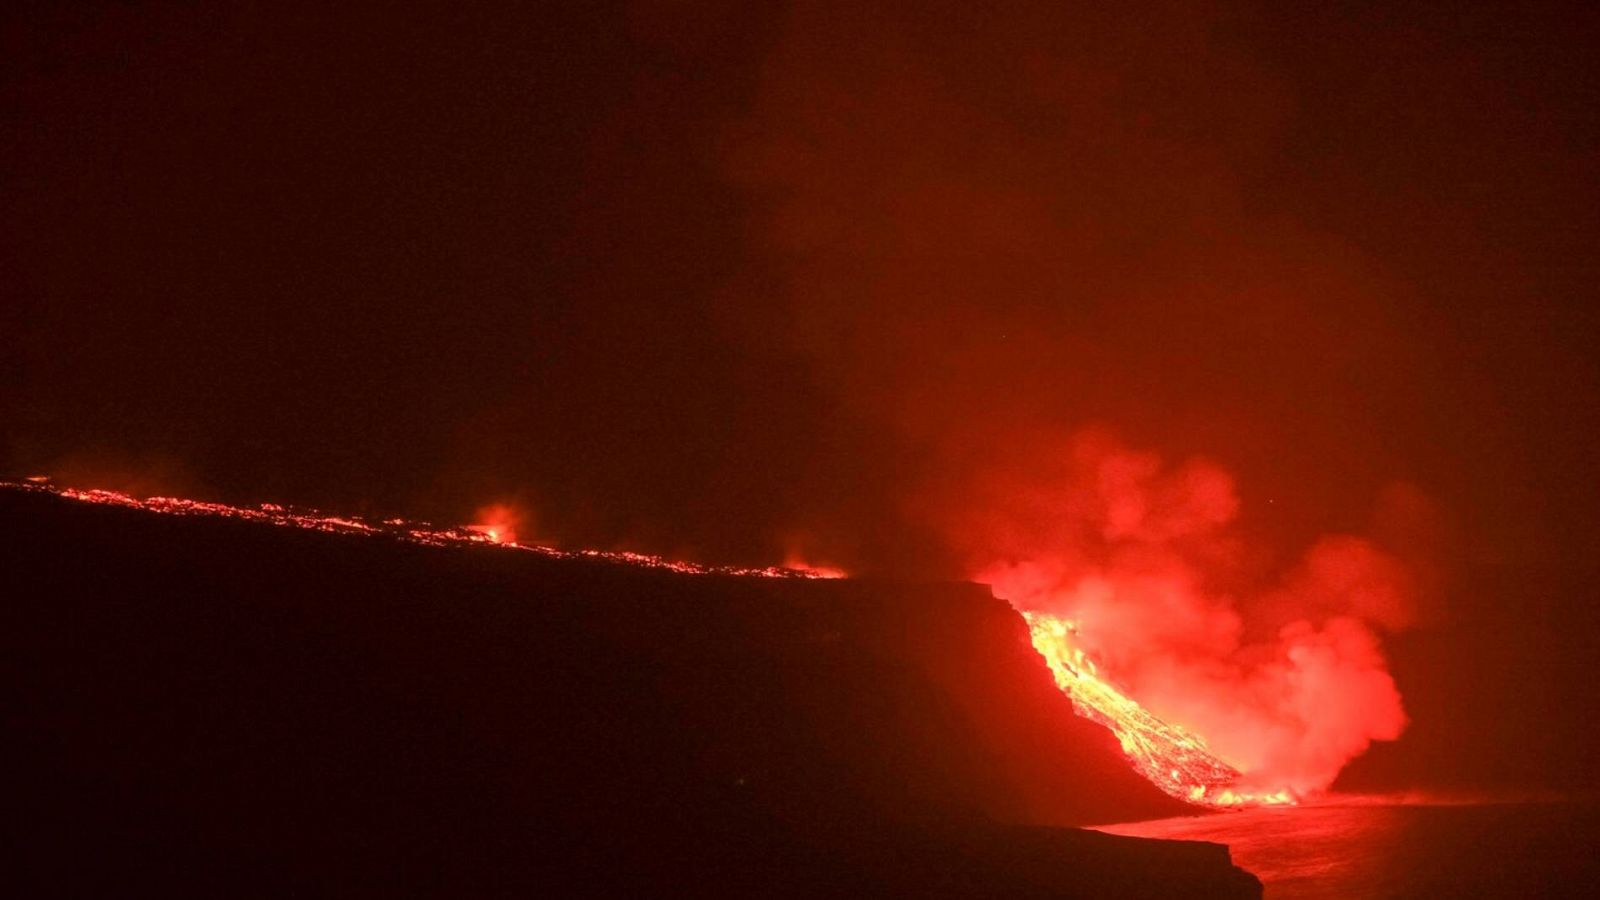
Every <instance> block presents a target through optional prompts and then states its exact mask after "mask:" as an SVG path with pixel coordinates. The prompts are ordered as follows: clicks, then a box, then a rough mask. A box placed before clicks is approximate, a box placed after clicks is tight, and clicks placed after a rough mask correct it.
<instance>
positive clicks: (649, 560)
mask: <svg viewBox="0 0 1600 900" xmlns="http://www.w3.org/2000/svg"><path fill="white" fill-rule="evenodd" d="M0 486H3V487H11V488H18V489H23V490H33V491H43V492H47V493H51V494H55V495H57V496H60V497H65V498H67V499H69V500H79V501H82V502H84V503H99V504H104V505H107V506H124V507H128V508H131V509H139V510H144V511H146V512H153V513H160V514H163V515H176V516H216V517H219V518H228V519H242V520H244V521H247V522H262V523H265V524H268V525H279V526H284V527H291V528H305V529H308V530H311V531H326V532H331V533H336V534H351V535H366V536H387V537H390V538H395V539H398V540H403V541H408V542H410V543H414V544H426V545H428V546H431V547H444V546H450V545H456V544H489V545H493V546H497V547H505V548H509V549H514V550H523V551H527V552H530V553H537V554H539V555H540V556H546V557H549V558H552V559H590V560H600V561H604V562H610V563H617V564H621V565H628V566H637V567H640V568H646V569H663V570H666V571H669V572H679V573H682V574H685V575H741V576H747V577H757V578H813V579H815V578H839V577H843V573H842V572H838V571H837V570H822V569H815V568H810V567H806V568H787V567H784V566H766V567H764V568H747V567H742V566H708V565H702V564H700V563H692V562H685V561H683V560H675V559H666V558H663V557H660V556H653V555H650V554H647V553H633V552H630V551H626V550H615V551H610V550H561V549H558V548H555V547H548V546H545V545H542V544H528V543H519V542H517V541H515V540H510V539H508V536H507V535H506V534H505V533H504V532H503V531H502V530H501V529H500V528H497V527H494V526H485V525H469V526H464V527H459V528H440V527H438V526H434V525H430V524H427V523H423V522H410V521H407V520H405V519H385V520H383V521H381V522H368V521H365V520H363V519H360V518H358V517H353V516H329V515H325V514H323V513H321V512H317V511H316V510H309V509H298V508H292V507H284V506H279V505H277V504H275V503H263V504H261V505H260V506H256V507H241V506H229V505H227V504H225V503H209V502H206V501H203V500H183V499H180V498H177V497H145V498H143V499H140V498H138V497H134V496H131V495H129V494H124V493H122V492H120V491H105V490H80V489H78V488H66V487H57V486H55V485H52V484H50V483H49V479H47V478H43V477H34V478H29V479H28V480H27V482H20V483H19V482H0Z"/></svg>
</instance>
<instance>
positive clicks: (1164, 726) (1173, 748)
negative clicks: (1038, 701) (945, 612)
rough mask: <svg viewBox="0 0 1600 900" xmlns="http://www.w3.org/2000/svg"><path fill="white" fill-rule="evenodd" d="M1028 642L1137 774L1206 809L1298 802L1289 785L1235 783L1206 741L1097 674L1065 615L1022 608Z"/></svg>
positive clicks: (1074, 703) (1233, 773) (1235, 771)
mask: <svg viewBox="0 0 1600 900" xmlns="http://www.w3.org/2000/svg"><path fill="white" fill-rule="evenodd" d="M1022 617H1023V619H1025V620H1026V621H1027V623H1028V632H1029V634H1030V635H1031V636H1032V638H1033V646H1034V648H1035V649H1037V650H1038V651H1039V653H1040V655H1042V656H1043V657H1044V659H1045V662H1046V663H1048V664H1049V666H1050V671H1051V673H1052V674H1053V675H1055V679H1056V686H1057V687H1059V688H1061V691H1062V693H1064V694H1066V695H1067V696H1068V697H1069V698H1071V700H1072V706H1073V708H1074V709H1075V710H1077V712H1078V715H1080V716H1083V717H1084V718H1086V719H1089V720H1091V721H1095V722H1099V723H1100V724H1101V725H1104V726H1106V727H1107V728H1109V729H1111V731H1112V733H1113V734H1115V735H1116V736H1117V741H1118V742H1119V743H1120V744H1121V745H1122V752H1123V753H1124V754H1126V755H1127V757H1128V760H1129V761H1130V762H1131V763H1132V764H1133V767H1134V768H1135V769H1136V770H1138V772H1139V774H1141V775H1143V776H1144V777H1145V778H1148V779H1149V780H1150V781H1151V782H1152V783H1153V784H1155V786H1156V787H1159V788H1161V790H1163V791H1165V792H1167V793H1168V794H1170V795H1172V796H1174V797H1177V798H1178V799H1180V800H1184V801H1187V802H1189V803H1195V804H1198V805H1201V806H1211V807H1248V806H1283V805H1290V804H1294V803H1297V802H1298V798H1297V797H1295V795H1294V794H1293V793H1292V792H1290V791H1289V790H1288V789H1279V790H1276V791H1253V790H1249V789H1246V788H1243V787H1241V786H1240V780H1241V778H1242V777H1243V775H1242V773H1241V772H1240V771H1239V770H1238V769H1235V768H1234V767H1233V766H1230V765H1228V764H1227V763H1225V762H1223V761H1222V760H1221V759H1220V758H1218V757H1217V755H1216V754H1215V753H1213V752H1212V751H1211V749H1210V748H1209V747H1207V746H1206V742H1205V741H1204V740H1203V739H1202V738H1201V737H1200V736H1199V735H1196V734H1192V733H1190V732H1189V731H1186V730H1185V729H1183V728H1180V727H1179V726H1177V725H1174V724H1172V723H1170V722H1165V721H1162V720H1161V719H1160V718H1158V717H1156V716H1154V715H1152V714H1151V713H1150V712H1149V711H1148V710H1146V709H1145V708H1144V707H1142V706H1140V705H1139V704H1138V703H1137V702H1136V701H1134V700H1133V699H1132V698H1131V697H1129V696H1127V695H1126V694H1124V693H1123V692H1121V691H1119V690H1117V688H1116V687H1114V686H1113V685H1112V684H1111V683H1110V682H1108V681H1106V680H1105V679H1103V678H1101V677H1100V674H1099V672H1098V671H1097V670H1096V667H1095V664H1094V661H1093V660H1092V659H1090V658H1089V657H1088V656H1087V655H1085V654H1084V652H1083V650H1082V649H1080V648H1079V647H1078V646H1077V645H1076V644H1075V642H1074V640H1073V639H1074V637H1076V635H1077V632H1078V629H1077V625H1076V624H1075V623H1074V622H1072V621H1071V620H1069V619H1063V618H1060V617H1058V616H1053V615H1050V614H1049V613H1040V612H1024V613H1022Z"/></svg>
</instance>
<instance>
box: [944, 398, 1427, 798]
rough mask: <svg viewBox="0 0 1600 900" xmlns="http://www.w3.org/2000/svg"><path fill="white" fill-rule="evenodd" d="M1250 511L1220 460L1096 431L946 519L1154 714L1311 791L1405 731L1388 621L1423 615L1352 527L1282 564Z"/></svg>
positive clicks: (1268, 777)
mask: <svg viewBox="0 0 1600 900" xmlns="http://www.w3.org/2000/svg"><path fill="white" fill-rule="evenodd" d="M958 510H960V511H959V512H958ZM1238 512H1239V501H1238V499H1237V497H1236V496H1235V492H1234V484H1233V479H1232V477H1231V476H1229V475H1228V473H1227V472H1225V471H1224V470H1222V469H1221V468H1219V467H1217V466H1216V465H1213V464H1210V463H1207V462H1204V461H1198V460H1195V461H1189V462H1186V463H1182V464H1177V465H1173V464H1168V463H1165V462H1164V461H1163V460H1161V459H1160V458H1159V457H1157V456H1156V455H1154V454H1152V453H1148V452H1141V451H1136V450H1131V449H1129V448H1127V447H1125V446H1123V445H1122V444H1121V443H1120V442H1118V441H1117V440H1116V439H1115V438H1113V437H1111V436H1109V435H1108V434H1106V433H1105V432H1103V431H1098V430H1085V431H1082V432H1079V433H1078V434H1076V435H1072V436H1070V437H1068V438H1067V439H1065V440H1064V441H1063V443H1062V444H1061V445H1060V446H1059V447H1057V448H1055V450H1054V453H1053V454H1051V455H1043V456H1039V457H1035V458H1033V459H1031V460H1029V461H1028V465H1027V466H1026V467H1023V468H1018V469H1014V470H1008V471H1006V472H1003V473H999V474H995V475H992V476H991V477H989V478H986V479H983V480H982V481H981V482H980V483H979V485H978V487H977V489H976V490H975V491H974V492H973V493H971V494H970V495H968V496H966V497H965V498H964V502H962V503H961V504H959V505H958V506H955V507H952V508H951V512H950V515H949V518H948V523H947V524H948V527H949V528H950V530H951V532H952V539H953V541H954V542H956V543H958V544H960V545H962V547H963V550H964V552H965V553H966V555H967V558H968V560H969V563H970V567H971V570H972V571H973V573H974V577H976V578H977V579H978V580H979V581H983V582H987V583H989V584H992V585H993V586H994V589H995V593H996V594H997V595H998V596H1001V597H1004V598H1006V599H1008V600H1010V601H1011V602H1012V603H1013V604H1014V605H1016V606H1017V607H1018V608H1020V609H1023V610H1038V611H1043V612H1048V613H1051V614H1053V615H1057V616H1062V617H1066V618H1069V619H1072V620H1075V621H1076V622H1077V623H1078V624H1079V629H1080V630H1079V643H1080V645H1081V646H1082V648H1083V649H1084V650H1085V651H1087V652H1088V653H1089V655H1090V656H1091V657H1092V658H1094V659H1095V660H1096V661H1097V662H1098V663H1099V664H1100V667H1101V671H1102V673H1103V674H1104V675H1106V676H1107V677H1109V678H1111V679H1112V680H1113V681H1115V682H1117V683H1119V684H1121V685H1122V686H1123V687H1124V688H1125V689H1126V690H1127V691H1128V693H1129V694H1130V695H1131V696H1133V697H1134V698H1135V699H1137V700H1139V701H1140V702H1141V703H1142V704H1144V705H1145V706H1146V707H1147V708H1149V709H1150V710H1151V711H1152V712H1154V713H1156V714H1157V715H1159V716H1161V717H1163V718H1165V719H1167V720H1169V721H1172V722H1175V723H1177V724H1180V725H1183V726H1185V727H1187V728H1189V729H1191V730H1192V731H1195V732H1197V733H1199V734H1200V735H1202V736H1204V737H1205V738H1206V739H1207V740H1208V741H1209V742H1210V743H1211V746H1212V749H1213V750H1215V751H1216V752H1217V753H1218V754H1219V755H1221V756H1222V757H1223V758H1224V759H1225V760H1226V761H1228V762H1229V763H1231V764H1233V765H1234V766H1235V767H1237V768H1239V769H1241V770H1242V771H1244V772H1245V773H1246V775H1247V778H1248V779H1249V780H1250V781H1251V782H1253V783H1255V784H1257V785H1259V786H1261V787H1263V788H1269V789H1273V790H1276V789H1278V788H1280V787H1289V788H1291V789H1292V790H1294V791H1296V792H1297V793H1301V794H1305V793H1310V792H1314V791H1317V790H1320V789H1322V788H1326V787H1327V786H1328V785H1329V784H1330V783H1332V781H1333V779H1334V778H1335V777H1336V776H1337V775H1338V773H1339V770H1340V769H1341V768H1342V767H1343V765H1344V764H1345V763H1346V762H1348V761H1349V760H1350V759H1351V758H1352V757H1354V756H1356V755H1357V754H1359V753H1361V752H1362V751H1364V750H1365V749H1366V748H1367V746H1368V745H1369V743H1370V742H1372V741H1375V740H1392V739H1394V738H1396V737H1398V736H1399V734H1400V732H1401V730H1402V729H1403V728H1404V727H1405V724H1406V716H1405V712H1404V710H1403V708H1402V705H1401V700H1400V695H1399V692H1398V691H1397V690H1396V688H1395V684H1394V681H1393V680H1392V679H1391V678H1390V676H1389V674H1388V672H1387V671H1386V668H1385V663H1384V658H1383V654H1382V652H1381V650H1380V646H1379V640H1378V632H1380V631H1383V630H1397V629H1401V628H1405V627H1407V626H1409V625H1410V624H1411V621H1412V601H1411V597H1412V595H1413V594H1414V592H1415V590H1416V585H1415V583H1414V580H1413V577H1412V576H1411V574H1410V573H1409V571H1408V569H1407V568H1406V567H1405V566H1403V565H1402V564H1401V563H1400V561H1399V560H1397V559H1396V558H1395V557H1394V556H1392V555H1390V554H1389V553H1387V552H1385V551H1384V550H1381V549H1379V548H1378V547H1377V546H1375V545H1374V544H1373V543H1372V542H1370V541H1368V540H1364V539H1361V538H1357V537H1352V536H1331V537H1324V538H1322V539H1320V540H1318V541H1316V542H1315V543H1314V544H1313V545H1312V546H1311V547H1310V548H1309V549H1308V550H1306V551H1305V553H1304V554H1303V556H1302V557H1301V558H1300V559H1299V560H1298V561H1297V562H1294V563H1293V564H1291V565H1289V566H1287V567H1282V566H1275V565H1274V564H1273V563H1272V561H1271V560H1270V559H1268V558H1266V555H1265V554H1264V553H1262V552H1260V551H1259V550H1258V549H1257V548H1253V547H1252V546H1251V544H1250V541H1249V540H1248V539H1246V538H1245V537H1244V536H1243V535H1242V533H1241V532H1240V530H1239V529H1238V528H1237V527H1236V517H1237V515H1238Z"/></svg>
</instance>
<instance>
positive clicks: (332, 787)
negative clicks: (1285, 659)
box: [0, 490, 1259, 897]
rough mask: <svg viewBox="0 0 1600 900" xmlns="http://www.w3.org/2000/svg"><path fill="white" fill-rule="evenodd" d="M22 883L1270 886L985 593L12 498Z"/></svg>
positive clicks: (72, 887)
mask: <svg viewBox="0 0 1600 900" xmlns="http://www.w3.org/2000/svg"><path fill="white" fill-rule="evenodd" d="M0 535H3V536H4V540H3V541H0V547H3V548H4V549H3V550H0V573H3V578H4V581H3V582H0V590H3V606H0V608H3V620H0V666H3V671H0V675H3V679H0V682H3V685H4V687H3V688H0V691H3V692H4V693H3V695H0V701H3V703H0V708H3V709H4V714H5V717H6V730H7V737H6V742H7V745H8V746H9V747H10V748H12V753H11V754H10V755H11V756H12V759H13V762H12V764H11V766H10V774H11V776H12V778H13V779H14V784H13V789H12V790H9V791H8V794H9V795H11V799H10V802H9V804H8V805H10V807H11V810H12V814H11V816H10V817H9V818H10V823H9V824H10V826H11V827H12V828H13V829H15V833H14V834H12V835H11V836H9V838H8V839H7V843H8V844H9V846H10V847H12V848H13V850H14V851H20V852H19V853H18V859H19V860H20V861H22V862H23V866H22V868H21V869H20V870H17V871H18V872H20V875H7V876H5V877H7V878H16V877H21V878H22V879H24V881H25V883H27V884H28V888H29V889H28V890H23V891H20V892H19V893H17V894H16V895H17V896H37V895H41V894H55V895H74V894H77V895H82V894H98V895H102V896H113V895H115V896H134V895H147V894H150V893H152V892H156V891H160V892H162V893H164V894H166V895H168V896H171V895H209V896H237V895H240V894H254V895H260V896H289V895H300V896H305V895H308V894H329V895H340V896H384V897H392V896H404V895H448V896H486V895H494V894H511V893H519V894H529V893H530V892H538V893H542V894H544V895H555V896H562V895H565V896H570V895H574V894H590V895H602V894H603V895H617V894H618V892H626V893H631V894H634V895H638V894H656V895H660V894H683V893H699V894H706V893H717V894H725V893H729V892H732V893H744V894H760V895H773V894H792V895H820V894H863V893H866V894H873V893H877V894H885V893H894V894H899V893H913V892H914V893H920V894H924V895H962V894H977V893H981V894H985V895H1004V894H1012V895H1022V896H1096V897H1110V896H1130V895H1132V896H1174V895H1183V894H1204V895H1207V896H1230V895H1237V896H1252V895H1254V893H1255V892H1256V891H1258V890H1259V888H1258V887H1257V885H1256V884H1255V883H1254V881H1253V879H1251V878H1250V877H1249V876H1247V875H1244V874H1243V873H1241V872H1240V871H1238V870H1237V869H1233V868H1231V867H1230V866H1228V864H1227V859H1226V855H1225V853H1224V852H1223V851H1222V849H1221V848H1219V847H1216V846H1214V845H1204V844H1174V843H1157V842H1144V841H1134V840H1131V839H1124V838H1114V837H1110V836H1107V835H1100V834H1094V833H1087V832H1079V831H1073V830H1068V829H1059V828H1047V827H1044V826H1048V825H1062V824H1070V823H1087V822H1097V821H1108V820H1115V819H1128V818H1134V817H1139V816H1146V815H1161V814H1169V813H1171V812H1173V811H1174V805H1175V804H1173V803H1172V801H1169V800H1168V799H1166V798H1165V797H1164V796H1163V795H1161V794H1159V793H1157V792H1156V791H1155V790H1154V788H1152V787H1151V786H1150V785H1148V784H1147V783H1145V782H1144V781H1142V780H1141V779H1139V778H1138V777H1137V776H1136V775H1134V774H1133V773H1132V772H1131V771H1130V770H1129V769H1128V768H1127V767H1126V766H1125V765H1124V764H1123V762H1122V760H1121V759H1120V757H1119V756H1118V753H1117V750H1116V748H1115V744H1114V741H1113V740H1112V738H1111V737H1110V736H1109V734H1107V733H1106V732H1104V731H1103V730H1102V729H1100V728H1098V727H1097V726H1094V725H1091V724H1090V723H1087V722H1085V721H1083V720H1081V719H1078V718H1076V717H1074V716H1073V715H1071V712H1070V709H1069V708H1068V706H1067V701H1066V700H1065V699H1064V698H1063V697H1062V696H1061V695H1060V694H1059V693H1058V692H1057V691H1056V690H1055V688H1054V686H1053V685H1052V684H1051V682H1050V678H1049V675H1048V673H1047V672H1046V670H1045V668H1044V666H1043V664H1042V662H1041V661H1040V660H1039V659H1038V658H1037V656H1036V655H1034V654H1033V651H1032V649H1031V647H1030V646H1029V645H1028V641H1027V637H1026V633H1025V630H1024V628H1023V626H1022V623H1021V621H1020V620H1019V619H1018V618H1017V617H1016V616H1015V615H1014V614H1013V613H1011V612H1010V610H1009V609H1008V608H1007V607H1006V606H1005V604H1003V603H1001V602H999V601H996V600H994V599H992V598H991V597H990V596H988V593H987V591H986V590H984V589H982V588H979V587H975V586H972V585H960V584H925V585H910V584H883V583H867V582H855V581H844V582H822V581H792V580H775V579H761V578H735V577H722V576H686V575H677V574H672V573H663V572H655V571H648V570H640V569H633V568H626V567H619V566H615V565H610V564H603V563H586V562H572V561H556V560H548V559H543V558H539V557H537V556H535V555H533V554H526V553H517V552H513V551H508V550H503V549H496V548H490V547H461V548H432V547H422V546H416V545H410V544H404V543H400V542H398V541H394V540H391V539H387V538H367V537H359V536H340V535H327V534H320V533H315V532H308V531H302V530H296V529H288V528H273V527H269V526H263V525H256V524H250V523H245V522H238V521H232V520H227V519H216V518H178V517H164V516H157V515H152V514H148V513H142V512H138V511H133V510H126V509H115V508H106V507H99V506H94V505H89V504H81V503H75V502H71V501H67V500H62V499H60V498H57V497H54V496H51V495H48V494H43V493H27V492H21V491H15V490H0Z"/></svg>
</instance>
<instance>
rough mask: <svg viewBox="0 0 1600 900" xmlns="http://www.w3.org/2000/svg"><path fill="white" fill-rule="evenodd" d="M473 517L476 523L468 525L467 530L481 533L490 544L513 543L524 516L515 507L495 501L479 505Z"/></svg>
mask: <svg viewBox="0 0 1600 900" xmlns="http://www.w3.org/2000/svg"><path fill="white" fill-rule="evenodd" d="M475 518H477V520H478V522H477V524H475V525H468V526H467V530H468V531H470V532H472V533H474V534H481V535H483V536H484V537H486V538H488V539H489V542H490V543H491V544H515V543H516V542H517V529H518V527H520V526H521V524H522V520H523V518H524V516H523V514H522V513H521V512H519V511H518V510H517V509H516V508H515V507H512V506H510V505H508V504H505V503H495V504H492V505H489V506H485V507H481V508H480V509H479V510H478V512H477V515H476V516H475Z"/></svg>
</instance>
